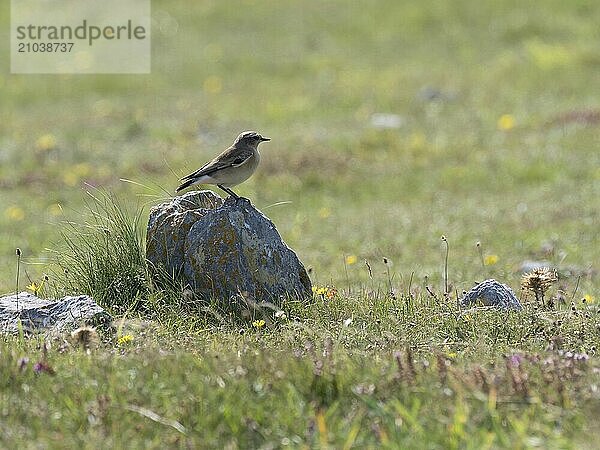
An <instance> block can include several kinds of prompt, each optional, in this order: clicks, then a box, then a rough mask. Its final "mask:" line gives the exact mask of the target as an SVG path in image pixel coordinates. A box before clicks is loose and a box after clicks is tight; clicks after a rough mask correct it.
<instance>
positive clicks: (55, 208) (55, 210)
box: [47, 203, 63, 217]
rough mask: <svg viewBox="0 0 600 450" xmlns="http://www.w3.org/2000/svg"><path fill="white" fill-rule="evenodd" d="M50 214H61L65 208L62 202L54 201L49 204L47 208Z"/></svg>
mask: <svg viewBox="0 0 600 450" xmlns="http://www.w3.org/2000/svg"><path fill="white" fill-rule="evenodd" d="M47 211H48V214H50V215H51V216H55V217H56V216H60V215H61V214H62V213H63V209H62V206H60V203H53V204H51V205H50V206H48V208H47Z"/></svg>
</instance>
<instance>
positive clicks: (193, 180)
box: [177, 178, 196, 192]
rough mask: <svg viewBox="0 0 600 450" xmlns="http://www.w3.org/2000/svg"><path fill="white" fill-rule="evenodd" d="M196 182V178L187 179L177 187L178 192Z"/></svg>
mask: <svg viewBox="0 0 600 450" xmlns="http://www.w3.org/2000/svg"><path fill="white" fill-rule="evenodd" d="M195 182H196V179H195V178H191V179H189V180H187V181H184V182H183V183H181V184H180V185H179V187H178V188H177V192H179V191H183V190H184V189H185V188H187V187H190V186H191V185H192V184H194V183H195Z"/></svg>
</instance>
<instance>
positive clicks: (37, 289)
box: [27, 281, 44, 295]
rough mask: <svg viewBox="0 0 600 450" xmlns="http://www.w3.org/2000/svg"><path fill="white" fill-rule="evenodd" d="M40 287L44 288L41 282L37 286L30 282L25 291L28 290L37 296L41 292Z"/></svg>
mask: <svg viewBox="0 0 600 450" xmlns="http://www.w3.org/2000/svg"><path fill="white" fill-rule="evenodd" d="M42 286H44V282H43V281H41V282H40V283H39V284H38V283H36V282H35V281H32V282H31V284H30V285H29V286H27V289H29V290H30V291H31V292H33V295H38V294H39V293H40V291H41V290H42Z"/></svg>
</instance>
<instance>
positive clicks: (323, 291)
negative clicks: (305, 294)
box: [312, 286, 337, 299]
mask: <svg viewBox="0 0 600 450" xmlns="http://www.w3.org/2000/svg"><path fill="white" fill-rule="evenodd" d="M312 291H313V294H314V295H320V296H321V297H323V298H328V299H332V298H333V297H335V296H336V295H337V289H336V288H334V287H329V286H323V287H317V286H313V287H312Z"/></svg>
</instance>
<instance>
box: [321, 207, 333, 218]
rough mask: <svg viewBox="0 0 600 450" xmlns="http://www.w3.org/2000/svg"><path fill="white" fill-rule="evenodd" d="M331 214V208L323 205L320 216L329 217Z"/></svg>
mask: <svg viewBox="0 0 600 450" xmlns="http://www.w3.org/2000/svg"><path fill="white" fill-rule="evenodd" d="M330 215H331V210H330V209H329V208H325V207H323V208H321V209H320V210H319V217H320V218H321V219H327V218H328V217H329V216H330Z"/></svg>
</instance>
